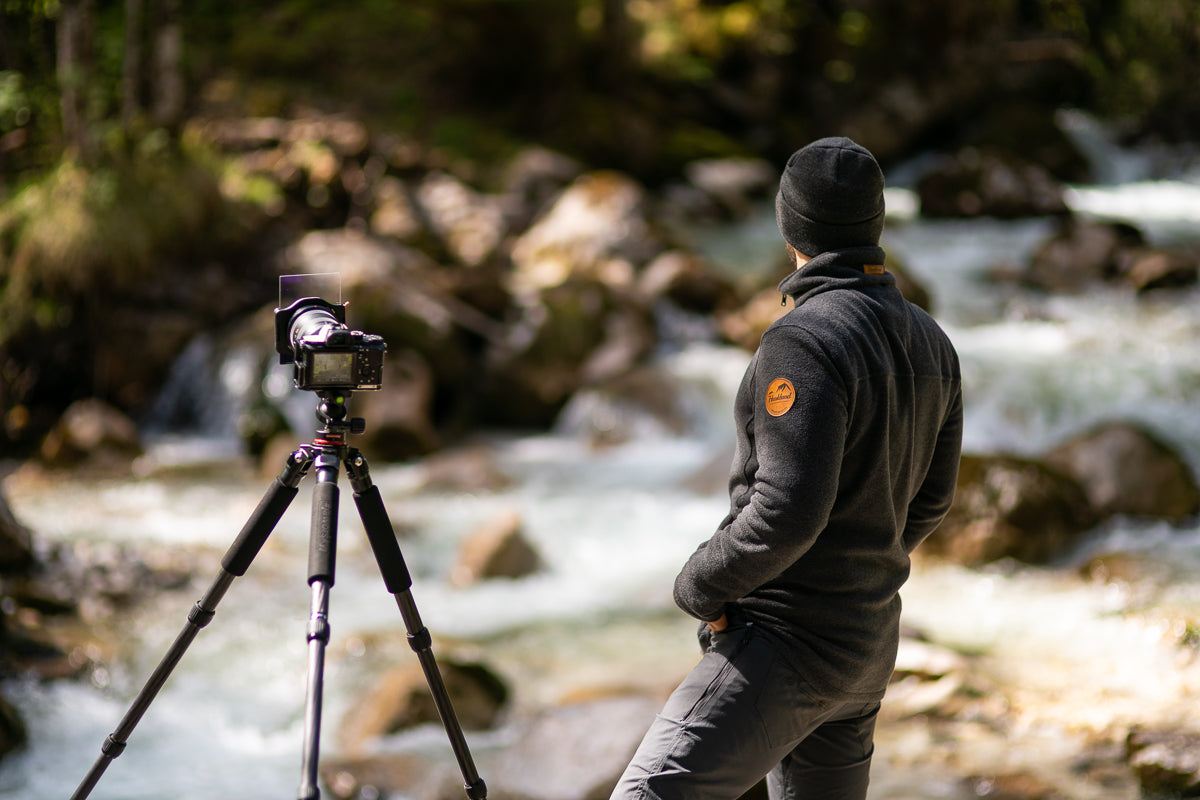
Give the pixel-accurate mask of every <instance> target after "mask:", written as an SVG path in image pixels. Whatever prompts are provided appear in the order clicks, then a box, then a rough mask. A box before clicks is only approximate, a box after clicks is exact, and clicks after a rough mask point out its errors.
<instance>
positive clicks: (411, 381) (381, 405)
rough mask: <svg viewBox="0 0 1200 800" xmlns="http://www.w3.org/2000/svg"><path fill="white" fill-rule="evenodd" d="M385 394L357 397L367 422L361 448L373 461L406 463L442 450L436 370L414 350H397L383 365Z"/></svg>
mask: <svg viewBox="0 0 1200 800" xmlns="http://www.w3.org/2000/svg"><path fill="white" fill-rule="evenodd" d="M383 383H384V386H385V387H387V388H386V390H385V391H370V392H360V393H358V394H357V395H355V401H354V402H355V408H354V411H355V413H356V414H359V415H361V416H362V417H363V418H364V419H365V420H366V421H367V428H366V431H365V432H364V433H363V434H362V435H361V436H360V437H359V439H358V443H359V447H360V448H361V449H362V451H363V453H365V454H366V455H368V456H369V457H372V458H380V459H383V460H385V461H404V460H407V459H410V458H413V457H416V456H421V455H425V454H427V453H431V452H433V451H434V450H436V449H438V447H440V446H441V437H440V435H439V434H438V431H437V429H436V428H435V427H434V423H433V395H434V388H435V387H434V384H433V370H432V369H430V367H429V365H428V364H427V363H426V362H425V359H424V358H422V357H421V356H420V355H419V354H417V353H416V352H414V351H412V350H393V351H390V352H389V353H388V354H387V358H386V359H384V364H383Z"/></svg>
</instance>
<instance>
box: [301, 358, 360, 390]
mask: <svg viewBox="0 0 1200 800" xmlns="http://www.w3.org/2000/svg"><path fill="white" fill-rule="evenodd" d="M309 358H310V362H309V366H310V367H311V369H310V370H309V373H308V382H309V383H310V384H312V385H313V386H351V385H353V383H354V353H353V352H349V353H310V354H309Z"/></svg>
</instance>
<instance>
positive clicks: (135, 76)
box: [121, 0, 142, 136]
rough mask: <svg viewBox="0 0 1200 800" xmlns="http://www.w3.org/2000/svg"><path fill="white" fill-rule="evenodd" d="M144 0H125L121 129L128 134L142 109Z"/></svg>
mask: <svg viewBox="0 0 1200 800" xmlns="http://www.w3.org/2000/svg"><path fill="white" fill-rule="evenodd" d="M141 87H142V0H125V54H124V61H123V62H122V64H121V130H123V131H124V132H125V135H126V136H128V135H129V134H130V132H131V131H132V129H133V125H134V123H135V122H136V121H137V118H138V113H139V112H140V111H141V107H142V104H141Z"/></svg>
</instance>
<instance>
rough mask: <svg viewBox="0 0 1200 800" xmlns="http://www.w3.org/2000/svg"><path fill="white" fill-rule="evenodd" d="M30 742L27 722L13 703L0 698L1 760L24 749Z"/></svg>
mask: <svg viewBox="0 0 1200 800" xmlns="http://www.w3.org/2000/svg"><path fill="white" fill-rule="evenodd" d="M28 741H29V730H28V728H27V727H26V725H25V720H23V719H22V718H21V714H20V712H19V711H17V709H16V707H14V706H13V704H12V703H10V702H9V701H8V700H7V699H6V698H4V697H2V696H0V759H3V758H4V756H6V755H8V754H9V753H11V752H13V751H15V750H19V749H20V748H22V747H24V746H25V745H26V743H27V742H28Z"/></svg>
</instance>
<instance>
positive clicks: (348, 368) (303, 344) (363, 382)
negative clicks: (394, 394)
mask: <svg viewBox="0 0 1200 800" xmlns="http://www.w3.org/2000/svg"><path fill="white" fill-rule="evenodd" d="M275 350H276V352H278V353H279V363H280V364H295V383H296V388H297V389H305V390H309V391H318V390H327V389H340V390H344V391H360V390H370V389H379V388H380V387H382V386H383V354H384V353H385V352H387V343H386V342H384V340H383V337H382V336H376V335H374V334H370V333H363V332H362V331H355V330H350V328H348V327H347V326H346V306H345V305H336V304H334V303H331V302H329V301H328V300H323V299H321V298H319V297H302V298H300V299H299V300H296V301H295V302H293V303H292V304H290V305H289V306H287V307H286V308H276V309H275Z"/></svg>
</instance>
